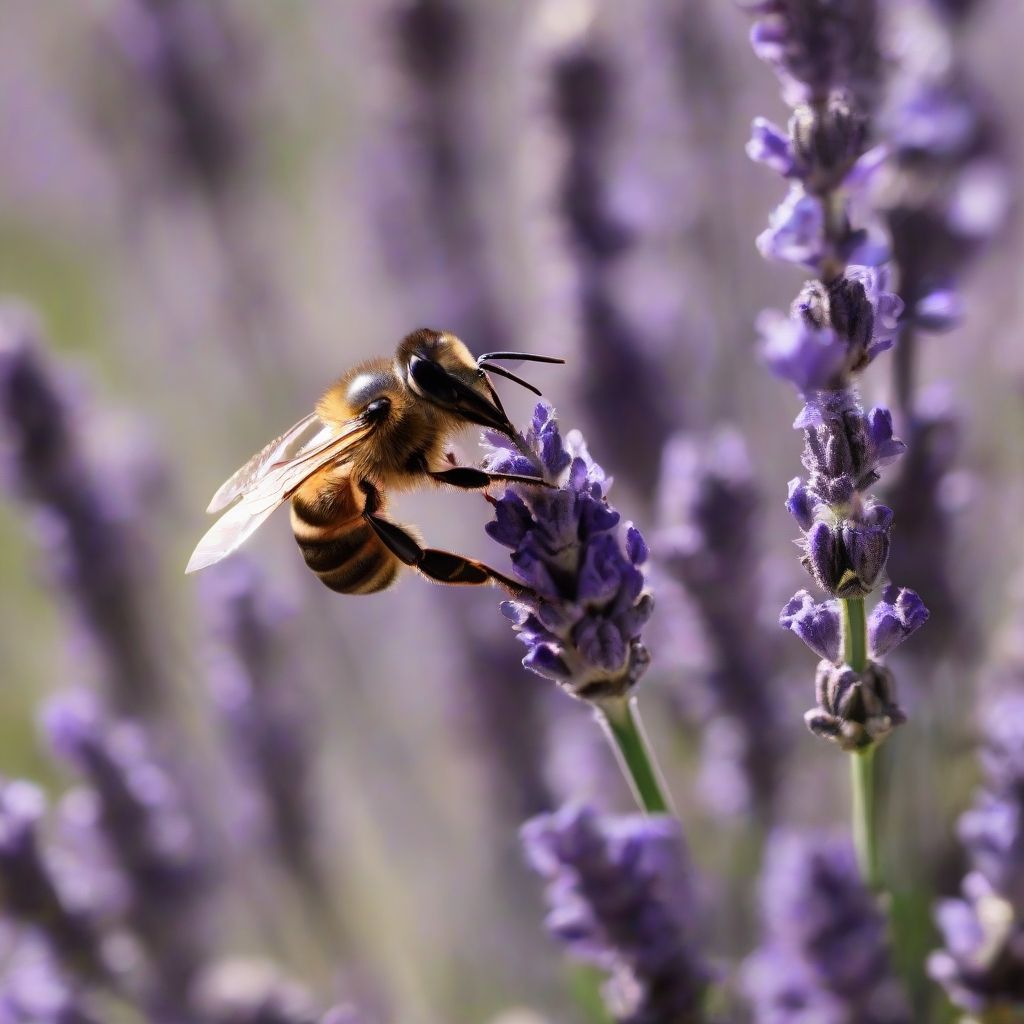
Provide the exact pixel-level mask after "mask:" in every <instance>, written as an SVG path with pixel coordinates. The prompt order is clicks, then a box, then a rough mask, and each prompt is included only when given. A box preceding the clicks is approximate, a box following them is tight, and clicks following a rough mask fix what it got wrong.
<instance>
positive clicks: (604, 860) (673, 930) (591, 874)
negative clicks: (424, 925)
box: [522, 805, 711, 1024]
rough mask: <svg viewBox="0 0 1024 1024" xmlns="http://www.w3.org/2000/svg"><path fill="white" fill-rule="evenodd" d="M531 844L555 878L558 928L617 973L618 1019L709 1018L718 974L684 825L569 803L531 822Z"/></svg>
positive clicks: (613, 1002) (608, 994)
mask: <svg viewBox="0 0 1024 1024" xmlns="http://www.w3.org/2000/svg"><path fill="white" fill-rule="evenodd" d="M522 839H523V846H524V848H525V850H526V855H527V858H528V860H529V861H530V863H531V865H532V866H533V868H534V869H535V870H536V871H537V873H538V874H540V875H541V876H542V877H543V878H544V879H545V881H546V883H547V899H548V906H549V913H548V918H547V926H548V930H549V931H550V932H551V933H552V934H553V935H554V936H555V937H556V938H557V939H558V940H559V941H561V942H562V943H563V944H564V945H565V946H566V947H567V949H568V951H569V953H570V955H572V956H573V957H575V958H576V959H579V960H582V961H584V962H586V963H591V964H596V965H597V966H599V967H601V968H602V969H603V970H605V971H607V972H609V974H610V979H609V981H608V983H607V984H606V985H605V987H604V990H603V994H604V997H605V1002H606V1004H607V1006H608V1009H609V1011H610V1013H611V1014H612V1016H613V1017H614V1019H615V1020H616V1022H618V1024H642V1022H647V1021H679V1022H680V1024H682V1022H687V1024H699V1022H701V1021H703V1020H704V1019H705V1018H704V1014H703V1010H702V1003H703V997H704V992H705V990H706V988H707V985H708V982H709V980H710V978H711V972H710V970H709V968H708V966H707V965H706V963H705V962H704V960H703V958H702V956H701V954H700V952H699V949H698V939H697V936H698V934H699V927H698V919H699V916H700V914H699V909H698V906H697V900H696V897H695V894H694V890H693V885H692V881H691V879H690V869H689V865H688V861H687V855H686V850H685V845H684V842H683V838H682V834H681V831H680V826H679V822H678V821H676V820H675V819H673V818H669V817H665V816H654V817H647V818H643V817H639V816H634V817H621V818H613V817H599V816H598V815H596V814H595V813H594V812H593V811H591V810H589V809H588V808H586V807H579V806H576V805H568V806H566V807H563V808H561V809H560V810H559V811H557V812H555V813H554V814H548V815H542V816H541V817H538V818H534V819H533V820H531V821H529V822H527V823H526V825H524V826H523V830H522Z"/></svg>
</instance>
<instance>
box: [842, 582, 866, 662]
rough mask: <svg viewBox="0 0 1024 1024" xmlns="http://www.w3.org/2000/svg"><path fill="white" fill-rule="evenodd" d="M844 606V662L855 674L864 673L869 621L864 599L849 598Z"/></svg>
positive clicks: (843, 602) (844, 601)
mask: <svg viewBox="0 0 1024 1024" xmlns="http://www.w3.org/2000/svg"><path fill="white" fill-rule="evenodd" d="M841 604H842V606H843V661H845V662H846V664H847V665H849V666H850V668H852V669H853V671H854V672H863V671H864V669H865V668H867V664H868V620H867V615H866V614H865V611H864V598H863V597H847V598H844V599H843V600H842V602H841Z"/></svg>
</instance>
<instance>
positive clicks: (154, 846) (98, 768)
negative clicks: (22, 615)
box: [44, 692, 209, 1009]
mask: <svg viewBox="0 0 1024 1024" xmlns="http://www.w3.org/2000/svg"><path fill="white" fill-rule="evenodd" d="M44 727H45V730H46V733H47V736H48V738H49V740H50V743H51V745H52V747H53V749H54V751H55V752H56V753H57V754H58V755H59V756H60V757H62V758H64V759H65V760H67V761H68V762H69V763H70V764H71V765H72V766H73V767H74V768H75V770H76V771H77V772H78V773H79V774H80V775H81V776H82V777H83V779H84V780H85V782H86V784H87V787H88V788H87V789H86V790H85V791H84V792H83V793H82V794H81V796H82V798H83V799H84V800H88V801H89V803H90V804H91V807H92V814H91V821H92V827H93V830H94V832H95V835H96V836H97V838H98V839H99V845H100V848H101V849H103V850H104V851H106V856H107V857H108V858H109V860H110V862H111V864H112V865H113V867H114V870H115V871H116V873H117V876H118V878H119V880H120V889H121V891H120V893H119V894H118V902H119V904H120V905H119V906H117V907H112V908H110V911H111V913H114V914H116V915H117V916H118V917H119V918H121V919H122V920H123V922H124V924H125V925H127V926H128V927H129V928H130V929H131V930H132V931H133V932H134V933H135V934H136V935H137V936H138V938H139V940H140V942H141V943H142V946H143V948H144V949H145V950H146V952H147V953H148V954H149V959H150V960H151V961H152V967H153V971H154V975H155V977H154V983H155V985H156V986H157V989H158V991H156V992H154V994H153V996H152V998H153V999H154V1000H155V1005H157V1006H158V1007H163V1008H164V1009H173V1008H174V1007H176V1006H179V1005H180V1000H181V999H182V998H184V993H185V992H186V991H187V987H188V984H189V982H190V980H191V978H192V976H193V975H194V973H195V971H196V969H197V968H198V966H199V964H200V963H201V961H202V959H203V956H204V953H205V947H206V945H207V942H206V935H205V932H204V929H203V927H202V925H201V917H202V911H203V904H204V901H205V899H206V897H207V895H208V882H209V875H208V865H207V863H206V859H205V852H204V851H203V850H202V849H201V844H200V841H199V838H198V836H197V834H196V831H195V825H194V823H193V821H192V820H191V817H190V815H189V813H188V810H187V808H186V806H185V804H184V802H183V800H182V795H181V793H180V792H179V791H178V787H177V786H176V784H175V783H174V781H173V780H172V779H171V778H170V777H169V776H168V775H167V773H166V771H165V770H164V769H163V767H162V766H161V765H160V764H159V763H158V762H157V760H156V759H155V758H154V756H153V754H152V753H151V740H150V738H149V736H148V735H147V734H146V732H145V731H143V729H142V728H141V727H139V726H138V725H136V724H134V723H132V722H129V721H118V720H113V719H109V718H107V717H106V716H105V714H104V712H103V710H102V708H101V707H100V705H99V702H98V701H97V700H96V699H95V698H94V697H93V696H92V695H90V694H88V693H85V692H75V693H71V694H68V695H66V696H63V697H60V698H56V699H54V700H53V701H52V702H51V703H50V704H49V705H48V707H47V708H46V709H45V712H44ZM169 919H173V920H174V922H175V924H174V927H173V928H169V927H168V926H167V922H168V920H169Z"/></svg>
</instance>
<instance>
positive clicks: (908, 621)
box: [833, 586, 928, 660]
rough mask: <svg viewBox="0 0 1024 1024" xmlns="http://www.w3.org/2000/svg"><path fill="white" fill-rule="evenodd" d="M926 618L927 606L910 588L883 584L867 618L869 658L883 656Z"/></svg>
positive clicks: (916, 628) (917, 627)
mask: <svg viewBox="0 0 1024 1024" xmlns="http://www.w3.org/2000/svg"><path fill="white" fill-rule="evenodd" d="M927 621H928V609H927V608H926V607H925V606H924V602H923V601H922V600H921V598H920V597H918V596H917V594H915V593H914V591H913V590H908V589H907V588H906V587H903V588H899V587H894V586H890V587H887V588H886V589H885V591H884V592H883V593H882V600H881V601H879V602H878V604H876V605H875V607H874V608H873V609H872V611H871V615H870V616H869V617H868V647H869V648H870V650H871V657H873V658H882V657H884V656H885V655H886V654H888V653H889V652H890V651H891V650H892V649H893V648H894V647H897V646H899V645H900V644H901V643H903V641H904V640H906V639H907V637H908V636H910V635H911V634H912V633H915V632H916V631H917V630H919V629H920V628H921V627H922V626H923V625H924V624H925V623H926V622H927ZM833 660H835V659H833Z"/></svg>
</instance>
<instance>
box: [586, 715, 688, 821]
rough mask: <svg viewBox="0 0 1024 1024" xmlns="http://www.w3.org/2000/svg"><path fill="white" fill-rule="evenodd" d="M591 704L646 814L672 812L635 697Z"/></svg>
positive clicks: (670, 802) (673, 810) (669, 799)
mask: <svg viewBox="0 0 1024 1024" xmlns="http://www.w3.org/2000/svg"><path fill="white" fill-rule="evenodd" d="M594 706H595V710H596V711H597V720H598V722H600V723H601V727H602V729H603V730H604V733H605V735H606V736H607V737H608V741H609V742H610V743H611V745H612V749H613V750H614V751H615V756H616V759H617V760H618V762H619V767H620V768H621V769H622V774H623V775H625V777H626V781H627V782H628V783H629V788H630V789H631V790H632V791H633V796H634V797H636V801H637V803H638V804H639V805H640V807H641V808H642V809H643V810H644V811H646V812H647V813H648V814H674V813H675V808H674V807H673V806H672V800H671V798H670V797H669V795H668V789H667V788H666V786H665V780H664V778H663V776H662V774H661V770H660V769H659V768H658V763H657V761H656V760H655V759H654V752H653V751H652V750H651V745H650V742H649V741H648V739H647V734H646V733H645V732H644V726H643V722H641V721H640V712H639V710H638V709H637V703H636V697H611V698H607V699H605V700H601V701H595V702H594Z"/></svg>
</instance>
